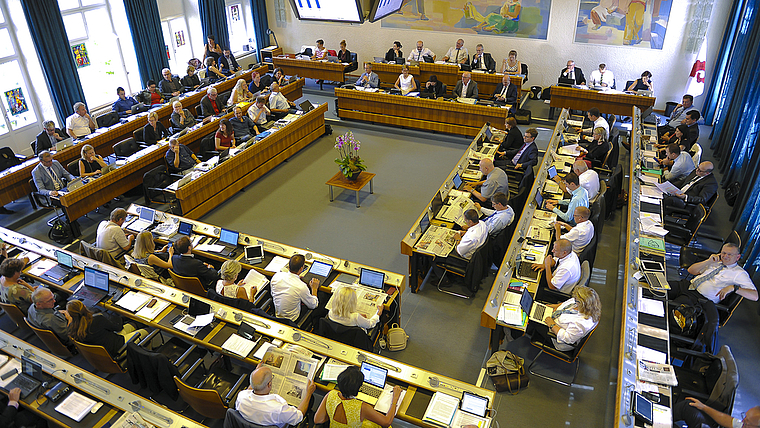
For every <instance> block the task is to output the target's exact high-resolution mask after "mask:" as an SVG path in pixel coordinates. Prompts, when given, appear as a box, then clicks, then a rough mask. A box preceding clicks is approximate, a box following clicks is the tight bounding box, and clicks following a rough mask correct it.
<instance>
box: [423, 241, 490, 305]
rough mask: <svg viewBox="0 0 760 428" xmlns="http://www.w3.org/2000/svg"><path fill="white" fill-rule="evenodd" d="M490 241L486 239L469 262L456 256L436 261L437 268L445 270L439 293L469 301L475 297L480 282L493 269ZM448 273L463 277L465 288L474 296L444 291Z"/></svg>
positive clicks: (439, 285)
mask: <svg viewBox="0 0 760 428" xmlns="http://www.w3.org/2000/svg"><path fill="white" fill-rule="evenodd" d="M490 240H491V238H490V237H486V241H485V242H484V243H483V245H481V246H480V248H478V249H477V250H476V251H475V253H474V254H473V255H472V257H471V258H470V260H469V261H467V260H465V259H463V258H459V257H456V256H454V257H451V256H449V257H446V258H444V259H442V260H440V261H438V260H436V261H435V266H437V267H439V268H441V269H443V275H441V279H440V280H439V281H438V286H437V288H438V291H440V292H442V293H446V294H451V295H452V296H457V297H461V298H463V299H469V298H470V297H472V296H474V295H475V293H477V292H478V289H480V281H482V280H483V278H485V277H486V276H487V275H488V272H489V270H490V269H491V264H490V263H489V262H490V261H491V255H490V251H491V243H490ZM454 251H456V250H453V251H452V252H454ZM448 272H450V273H453V274H454V275H457V276H460V277H462V278H463V280H464V286H465V287H466V288H467V289H468V290H470V291H471V292H472V295H469V296H468V295H465V294H459V293H455V292H453V291H449V290H442V289H441V283H442V282H443V279H444V278H445V277H446V273H448Z"/></svg>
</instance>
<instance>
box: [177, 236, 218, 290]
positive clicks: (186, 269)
mask: <svg viewBox="0 0 760 428" xmlns="http://www.w3.org/2000/svg"><path fill="white" fill-rule="evenodd" d="M172 270H173V271H174V273H176V274H177V275H180V276H190V277H195V278H198V279H199V280H200V281H201V285H203V288H205V289H206V290H208V289H209V288H210V287H213V286H214V283H215V282H216V281H217V280H218V279H219V272H218V271H217V270H216V269H214V267H213V266H211V265H210V264H208V263H203V262H202V261H200V260H198V259H196V258H194V257H193V246H192V244H190V238H188V237H187V236H183V237H182V238H179V239H178V240H177V242H175V243H174V255H173V256H172Z"/></svg>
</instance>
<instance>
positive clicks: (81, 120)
mask: <svg viewBox="0 0 760 428" xmlns="http://www.w3.org/2000/svg"><path fill="white" fill-rule="evenodd" d="M97 128H98V125H97V124H96V123H95V120H93V118H92V116H90V113H87V107H85V105H84V103H76V104H74V114H72V115H71V116H69V117H67V118H66V133H67V134H69V135H71V138H73V139H75V140H76V139H78V138H82V137H84V136H86V135H90V134H92V131H94V130H95V129H97Z"/></svg>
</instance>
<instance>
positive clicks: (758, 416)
mask: <svg viewBox="0 0 760 428" xmlns="http://www.w3.org/2000/svg"><path fill="white" fill-rule="evenodd" d="M741 416H742V419H741V420H739V419H736V418H734V417H732V416H731V415H728V414H726V413H723V412H719V411H717V410H715V409H713V408H712V407H710V406H708V405H706V404H704V403H702V402H701V401H699V400H697V399H696V398H694V397H686V399H685V400H683V401H679V402H678V403H676V405H675V406H673V422H677V421H684V422H686V425H687V426H688V427H689V428H702V427H704V426H713V425H712V424H713V422H714V423H717V424H718V425H719V426H721V427H724V428H741V427H758V426H760V406H755V407H752V408H751V409H749V410H747V412H746V413H741ZM678 426H680V425H678Z"/></svg>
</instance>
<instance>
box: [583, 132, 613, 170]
mask: <svg viewBox="0 0 760 428" xmlns="http://www.w3.org/2000/svg"><path fill="white" fill-rule="evenodd" d="M593 135H594V141H592V142H591V144H589V146H588V149H584V148H583V147H581V146H578V148H579V149H580V151H581V153H586V156H585V157H584V159H586V160H589V161H591V166H592V167H593V168H597V167H600V166H603V165H604V161H605V159H607V153H609V151H610V147H611V146H610V143H609V142H608V141H607V137H606V135H607V130H606V129H604V128H602V127H601V126H598V127H596V128H594V133H593Z"/></svg>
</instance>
